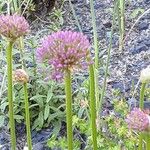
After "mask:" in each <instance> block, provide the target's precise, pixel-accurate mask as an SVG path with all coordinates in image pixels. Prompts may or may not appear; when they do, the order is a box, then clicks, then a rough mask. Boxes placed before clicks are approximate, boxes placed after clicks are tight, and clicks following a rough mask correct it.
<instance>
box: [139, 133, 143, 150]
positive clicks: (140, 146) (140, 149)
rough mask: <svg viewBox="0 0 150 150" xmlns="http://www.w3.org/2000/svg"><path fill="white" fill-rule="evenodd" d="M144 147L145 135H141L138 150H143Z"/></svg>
mask: <svg viewBox="0 0 150 150" xmlns="http://www.w3.org/2000/svg"><path fill="white" fill-rule="evenodd" d="M142 146H143V134H142V133H140V135H139V147H138V150H142V148H143V147H142Z"/></svg>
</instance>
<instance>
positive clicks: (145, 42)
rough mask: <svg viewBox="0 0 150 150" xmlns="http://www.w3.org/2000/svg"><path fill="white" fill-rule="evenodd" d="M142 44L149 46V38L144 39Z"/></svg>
mask: <svg viewBox="0 0 150 150" xmlns="http://www.w3.org/2000/svg"><path fill="white" fill-rule="evenodd" d="M144 44H145V45H146V46H148V47H150V39H148V40H145V41H144Z"/></svg>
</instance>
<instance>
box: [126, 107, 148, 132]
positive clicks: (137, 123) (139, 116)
mask: <svg viewBox="0 0 150 150" xmlns="http://www.w3.org/2000/svg"><path fill="white" fill-rule="evenodd" d="M126 122H127V123H128V126H129V128H131V129H133V130H137V131H145V130H147V129H148V128H149V124H150V121H149V116H148V115H147V114H145V113H144V112H143V111H142V110H141V109H140V108H134V109H133V110H132V111H131V112H130V114H128V116H127V119H126Z"/></svg>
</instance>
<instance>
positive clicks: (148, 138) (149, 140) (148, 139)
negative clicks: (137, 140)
mask: <svg viewBox="0 0 150 150" xmlns="http://www.w3.org/2000/svg"><path fill="white" fill-rule="evenodd" d="M146 150H150V135H149V133H146Z"/></svg>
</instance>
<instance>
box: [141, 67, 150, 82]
mask: <svg viewBox="0 0 150 150" xmlns="http://www.w3.org/2000/svg"><path fill="white" fill-rule="evenodd" d="M140 82H142V83H148V82H150V66H149V67H147V68H145V69H143V70H142V71H141V75H140Z"/></svg>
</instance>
